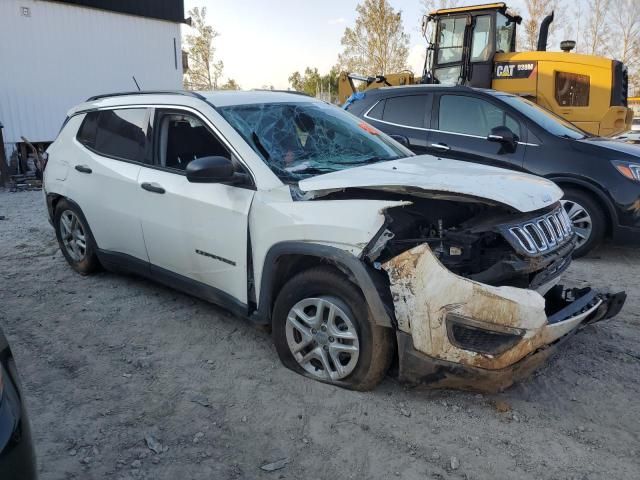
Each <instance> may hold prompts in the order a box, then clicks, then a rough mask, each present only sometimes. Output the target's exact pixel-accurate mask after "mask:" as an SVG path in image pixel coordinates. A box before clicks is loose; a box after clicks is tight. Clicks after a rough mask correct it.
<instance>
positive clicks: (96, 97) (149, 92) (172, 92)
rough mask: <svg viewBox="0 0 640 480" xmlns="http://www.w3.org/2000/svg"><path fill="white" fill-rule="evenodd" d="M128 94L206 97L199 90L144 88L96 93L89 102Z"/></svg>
mask: <svg viewBox="0 0 640 480" xmlns="http://www.w3.org/2000/svg"><path fill="white" fill-rule="evenodd" d="M127 95H187V96H190V97H196V98H199V99H200V100H204V99H205V98H204V97H203V96H202V95H200V94H199V93H198V92H192V91H190V90H144V91H134V92H115V93H105V94H102V95H94V96H93V97H89V98H87V100H86V101H87V102H93V101H94V100H100V99H102V98H109V97H124V96H127Z"/></svg>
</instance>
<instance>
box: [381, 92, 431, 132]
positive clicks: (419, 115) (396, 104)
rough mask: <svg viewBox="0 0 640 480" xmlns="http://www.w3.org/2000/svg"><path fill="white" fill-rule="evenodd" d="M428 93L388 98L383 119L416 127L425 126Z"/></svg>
mask: <svg viewBox="0 0 640 480" xmlns="http://www.w3.org/2000/svg"><path fill="white" fill-rule="evenodd" d="M427 100H428V95H411V96H405V97H390V98H387V100H386V104H385V106H384V112H383V114H382V120H383V121H385V122H389V123H394V124H396V125H402V126H407V127H414V128H424V127H425V117H426V115H427Z"/></svg>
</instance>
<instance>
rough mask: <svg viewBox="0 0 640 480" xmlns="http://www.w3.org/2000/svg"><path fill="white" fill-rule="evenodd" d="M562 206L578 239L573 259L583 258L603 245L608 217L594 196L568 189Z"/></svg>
mask: <svg viewBox="0 0 640 480" xmlns="http://www.w3.org/2000/svg"><path fill="white" fill-rule="evenodd" d="M562 206H563V207H564V209H565V211H566V212H567V215H569V219H570V220H571V224H572V226H573V230H574V232H575V233H576V236H577V238H578V243H577V245H576V249H575V251H574V252H573V257H574V258H579V257H582V256H584V255H586V254H587V253H589V252H590V251H591V250H593V249H594V248H595V247H597V246H598V245H599V244H600V243H602V240H603V239H604V235H605V231H606V217H605V215H604V212H603V211H602V208H601V207H600V205H599V204H598V203H597V201H596V200H595V199H594V198H593V196H591V195H590V194H588V193H586V192H583V191H582V190H576V189H566V190H565V195H564V198H563V199H562Z"/></svg>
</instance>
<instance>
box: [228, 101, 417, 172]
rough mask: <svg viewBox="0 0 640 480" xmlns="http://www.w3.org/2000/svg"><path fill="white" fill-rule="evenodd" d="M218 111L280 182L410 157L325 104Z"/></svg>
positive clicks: (361, 123)
mask: <svg viewBox="0 0 640 480" xmlns="http://www.w3.org/2000/svg"><path fill="white" fill-rule="evenodd" d="M218 111H219V112H220V113H221V114H222V116H223V117H225V119H226V120H227V121H228V122H229V123H230V124H231V126H232V127H233V128H235V130H236V131H237V132H238V133H240V135H242V137H243V138H244V139H245V140H246V141H247V143H248V144H249V145H250V146H251V147H252V148H253V149H254V151H255V152H256V153H257V154H258V155H259V156H260V157H261V158H262V160H263V161H264V162H265V163H266V164H267V165H268V166H269V168H271V170H272V171H273V172H274V173H275V174H276V175H277V176H278V177H279V178H280V179H281V180H283V181H284V182H286V183H292V182H296V181H298V180H301V179H303V178H308V177H310V176H314V175H319V174H322V173H329V172H335V171H338V170H344V169H347V168H352V167H356V166H362V165H366V164H371V163H377V162H383V161H387V160H396V159H398V158H404V157H408V156H411V155H413V154H412V153H411V151H409V150H408V149H406V148H404V147H403V146H402V145H400V144H398V143H396V142H395V141H394V140H392V139H390V138H389V137H387V136H386V135H385V134H383V133H382V132H380V131H379V130H377V129H376V128H374V127H372V126H371V125H369V124H368V123H366V122H364V121H362V120H360V119H359V118H357V117H355V116H353V115H351V114H350V113H348V112H345V111H344V110H342V109H340V108H338V107H336V106H333V105H329V104H325V103H320V102H299V103H294V102H291V103H261V104H250V105H233V106H227V107H219V108H218Z"/></svg>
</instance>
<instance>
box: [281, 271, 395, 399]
mask: <svg viewBox="0 0 640 480" xmlns="http://www.w3.org/2000/svg"><path fill="white" fill-rule="evenodd" d="M272 334H273V340H274V343H275V346H276V350H277V351H278V356H279V357H280V360H281V361H282V363H284V365H285V366H287V367H288V368H290V369H291V370H294V371H296V372H298V373H301V374H302V375H305V376H307V377H310V378H313V379H315V380H319V381H322V382H326V383H332V384H335V385H339V386H342V387H345V388H350V389H354V390H370V389H372V388H373V387H375V386H376V385H377V384H378V383H379V382H380V381H381V380H382V379H383V378H384V376H385V374H386V371H387V369H388V368H389V364H390V362H391V358H392V355H393V341H392V332H391V330H390V329H388V328H383V327H380V326H379V325H376V324H374V323H373V322H372V320H371V316H370V314H369V310H368V308H367V304H366V301H365V299H364V298H363V296H362V294H361V293H360V291H359V290H358V288H357V287H356V286H355V285H354V284H353V283H352V282H350V281H349V280H347V279H346V278H345V277H344V276H343V275H341V274H340V273H338V272H336V271H334V270H333V269H330V268H326V267H320V268H314V269H311V270H307V271H305V272H302V273H300V274H298V275H296V276H295V277H293V278H292V279H291V280H289V282H287V283H286V284H285V286H284V287H283V288H282V290H281V291H280V294H279V295H278V298H277V299H276V302H275V306H274V309H273V331H272Z"/></svg>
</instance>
